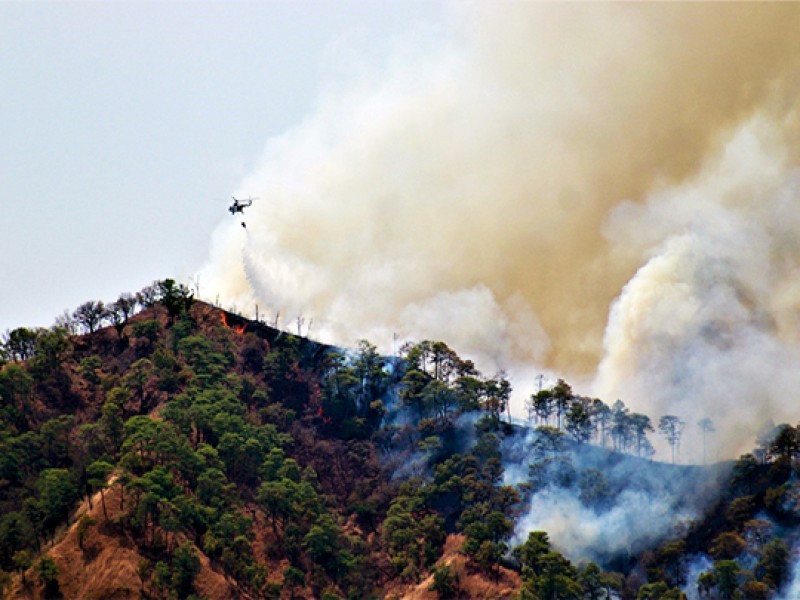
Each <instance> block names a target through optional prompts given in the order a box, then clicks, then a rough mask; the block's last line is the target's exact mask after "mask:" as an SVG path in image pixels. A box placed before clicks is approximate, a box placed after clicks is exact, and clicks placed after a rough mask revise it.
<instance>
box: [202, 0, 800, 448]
mask: <svg viewBox="0 0 800 600" xmlns="http://www.w3.org/2000/svg"><path fill="white" fill-rule="evenodd" d="M797 31H800V5H796V4H738V3H737V4H693V3H686V4H669V3H658V4H633V3H626V4H563V5H554V4H539V3H522V2H520V3H508V4H505V5H504V7H503V10H497V7H496V6H495V5H493V4H489V3H484V4H481V3H476V4H458V5H456V6H455V7H454V9H453V15H452V31H451V32H450V35H449V36H440V38H439V39H435V40H431V39H430V38H429V37H425V36H420V35H418V34H414V35H410V36H409V39H408V40H407V41H406V43H405V44H402V43H398V52H397V53H396V55H395V56H394V57H393V58H392V60H391V61H389V65H388V66H387V67H386V68H385V69H384V70H382V71H380V72H377V73H376V72H375V71H372V72H369V71H367V72H365V71H364V70H363V69H362V70H359V71H358V74H359V75H358V76H353V77H350V78H348V80H346V81H342V80H333V79H332V80H330V81H328V82H327V83H326V86H325V88H324V92H323V93H322V95H321V97H320V101H319V105H318V107H317V109H316V111H315V112H314V114H312V115H310V116H309V117H308V118H307V119H306V120H305V121H304V122H303V123H301V124H299V125H298V126H297V127H296V128H295V129H293V130H291V131H288V132H287V133H286V134H285V135H283V136H282V137H280V138H276V139H272V140H270V141H269V142H268V144H267V148H266V150H265V152H264V155H263V157H262V159H261V161H260V165H259V166H258V168H257V169H255V171H254V172H253V173H252V174H251V175H250V176H249V177H248V178H246V180H245V181H243V182H242V185H241V189H242V191H244V192H245V193H248V194H254V195H259V196H261V201H260V202H259V203H257V204H255V205H254V206H253V207H252V208H251V209H250V211H249V214H248V215H247V229H246V230H243V229H242V228H241V227H239V226H238V223H237V224H232V223H226V224H223V225H221V226H220V228H219V229H218V231H217V232H216V234H215V238H214V242H213V246H212V251H211V259H210V262H209V264H208V265H207V266H206V267H205V268H204V270H203V274H202V279H203V281H204V289H205V290H207V293H208V294H210V295H211V296H212V297H213V296H214V295H216V294H217V293H219V294H220V296H221V298H222V299H223V300H224V301H225V302H226V303H229V304H235V305H236V306H237V307H239V308H241V309H249V308H250V307H251V306H252V305H253V304H256V303H257V304H259V307H260V309H261V312H262V314H263V313H265V312H267V311H271V312H272V313H273V314H274V313H276V312H278V311H280V313H281V315H282V322H283V323H291V322H293V321H294V319H295V318H296V317H297V316H298V315H303V316H304V317H305V318H306V319H307V320H308V319H313V320H314V332H313V334H314V335H316V336H318V337H323V338H325V339H328V340H335V341H337V342H339V343H344V344H347V343H352V342H353V341H355V340H357V339H358V338H360V337H367V338H369V339H370V340H371V341H373V342H375V343H377V344H379V346H381V347H382V349H384V350H389V349H391V345H392V341H393V339H394V336H395V334H396V335H397V336H398V337H399V338H414V339H421V338H426V337H428V338H440V339H444V340H446V341H447V342H448V343H450V344H451V345H452V346H453V347H454V348H455V349H456V350H457V351H459V352H461V353H464V354H467V355H471V356H473V357H476V358H477V359H478V361H479V364H480V366H481V367H482V368H483V369H484V370H486V371H489V372H491V370H493V369H495V368H509V369H511V370H512V371H514V370H518V369H519V365H521V364H525V365H530V370H531V372H537V371H536V370H538V369H547V370H551V371H552V372H556V373H558V374H559V375H561V376H564V377H566V378H567V379H568V380H570V381H571V382H573V383H575V382H584V385H583V387H584V388H585V389H581V386H580V385H577V386H576V388H577V391H579V392H582V393H588V392H592V393H595V394H597V395H600V396H601V397H603V398H604V399H605V400H607V401H609V402H613V401H614V400H615V399H616V398H621V399H623V400H624V401H625V402H626V403H627V404H628V405H629V406H632V407H633V408H635V409H636V410H638V411H640V412H645V413H647V414H650V415H651V416H653V417H654V418H656V419H657V418H658V417H659V416H660V415H661V414H664V413H666V412H670V413H674V414H678V415H680V416H682V417H683V418H684V419H686V420H687V421H688V422H689V424H690V429H692V428H694V423H695V422H696V421H697V420H698V419H699V418H702V417H704V416H711V417H712V418H713V419H714V420H715V421H717V423H718V429H721V426H723V425H724V426H726V427H729V428H730V427H736V428H737V431H740V432H741V433H742V434H743V435H744V434H750V433H751V432H752V431H753V430H754V429H755V428H756V427H757V426H758V425H759V423H757V422H756V421H757V420H760V419H757V417H762V416H764V417H767V416H772V417H773V418H774V419H775V420H776V421H778V420H781V419H785V418H794V417H793V416H792V415H791V413H790V412H789V411H788V406H789V404H790V401H791V400H792V399H793V398H792V394H793V393H794V390H796V389H798V386H797V383H800V381H798V379H800V377H799V376H797V375H795V374H793V373H792V371H793V370H795V369H793V368H792V365H795V364H797V362H796V361H797V359H798V358H800V341H799V340H798V331H800V330H799V329H798V325H800V322H798V317H800V312H798V308H800V284H798V283H797V281H800V279H798V278H797V277H795V275H796V274H797V269H798V261H800V248H798V243H797V239H796V232H798V231H800V229H799V228H798V225H800V207H798V203H797V187H798V179H797V177H796V176H795V174H794V169H795V165H796V164H797V158H798V153H797V148H796V142H797V140H798V138H797V135H796V134H797V131H798V127H797V123H798V120H797V117H798V110H797V108H798V107H797V105H796V100H795V99H796V98H797V97H800V96H798V95H797V92H798V91H800V70H798V64H799V62H798V60H799V59H800V36H797V35H796V32H797ZM347 66H348V64H347V63H345V64H339V65H336V67H337V68H336V69H335V71H336V73H341V72H343V71H346V70H347ZM365 73H366V74H365ZM362 75H363V76H362ZM512 374H513V373H512ZM592 379H596V385H595V386H594V389H589V387H588V383H587V382H589V381H591V380H592ZM519 381H522V379H518V380H517V381H515V384H516V387H517V392H518V396H517V402H520V399H521V398H522V397H524V396H525V395H526V394H528V393H530V392H531V391H533V390H532V389H525V390H523V389H521V387H520V385H521V384H520V383H518V382H519ZM526 381H528V382H531V381H532V378H531V377H530V375H528V377H527V379H526ZM723 421H724V423H723ZM694 429H696V428H694ZM727 431H730V429H728V430H727ZM718 437H719V438H720V439H723V436H722V435H719V436H718ZM724 437H725V439H733V438H732V437H731V436H729V435H726V436H724ZM740 442H741V443H743V444H746V441H745V440H738V439H737V440H734V445H735V444H738V443H740ZM735 449H738V448H734V447H729V448H723V449H722V450H723V452H727V451H733V450H735Z"/></svg>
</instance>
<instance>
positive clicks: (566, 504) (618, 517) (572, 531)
mask: <svg viewBox="0 0 800 600" xmlns="http://www.w3.org/2000/svg"><path fill="white" fill-rule="evenodd" d="M502 449H503V458H504V464H505V466H506V478H505V480H506V481H507V482H508V483H513V484H515V485H518V486H519V487H520V489H522V490H524V492H525V495H524V504H523V509H522V511H521V512H522V514H521V516H520V518H519V520H518V521H517V524H516V529H515V532H516V533H515V539H516V540H518V541H520V542H521V541H524V538H525V537H526V536H527V534H528V532H530V531H536V530H542V531H547V532H548V534H549V535H550V537H551V539H552V540H553V541H554V543H555V545H556V546H557V547H558V548H559V549H561V550H562V551H563V552H564V553H565V554H566V555H567V556H569V557H570V558H571V559H573V560H576V561H579V560H592V561H595V562H597V563H598V564H600V565H601V566H603V567H605V568H609V569H612V570H615V569H616V570H623V568H630V566H631V564H632V563H633V562H635V560H636V557H638V555H639V554H641V552H642V551H643V550H645V549H648V548H652V547H654V546H656V545H658V544H659V543H660V542H663V541H664V540H665V539H668V538H670V537H679V536H681V535H682V534H685V532H686V530H687V529H688V525H689V523H690V522H691V521H692V520H693V519H697V518H698V517H699V516H701V515H702V514H703V511H704V510H705V509H706V508H707V507H708V506H710V505H712V504H713V502H714V501H715V500H716V499H717V497H718V494H719V490H720V489H721V487H722V483H723V481H724V478H725V477H726V475H727V473H728V472H729V470H730V465H729V464H715V465H711V466H684V465H673V464H668V463H662V462H655V461H652V460H649V459H646V458H641V457H638V456H634V455H630V454H623V453H621V452H616V451H614V450H612V449H610V448H602V447H598V446H594V445H590V444H586V443H581V442H576V441H574V440H572V439H570V438H569V437H568V436H567V435H565V434H563V433H561V432H560V431H558V430H556V429H554V428H551V427H538V428H536V429H533V428H531V429H527V428H520V429H516V430H515V432H514V434H513V435H511V436H509V437H507V438H506V439H504V441H503V445H502Z"/></svg>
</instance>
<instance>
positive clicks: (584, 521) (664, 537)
mask: <svg viewBox="0 0 800 600" xmlns="http://www.w3.org/2000/svg"><path fill="white" fill-rule="evenodd" d="M121 298H124V299H125V302H124V304H125V306H126V307H127V310H126V312H125V315H124V320H123V323H124V325H123V326H122V327H120V326H119V323H120V320H121V319H120V315H119V313H118V312H116V311H115V310H114V309H113V308H108V309H106V308H104V307H105V306H106V305H105V304H103V303H102V302H99V301H96V302H95V301H93V302H87V303H85V304H82V305H81V306H80V307H78V309H76V310H75V311H73V312H72V313H69V312H68V313H66V314H65V315H62V317H61V318H60V319H59V325H56V326H54V327H52V328H50V329H37V330H25V329H24V328H22V329H19V330H15V331H11V332H8V333H7V334H6V335H4V336H3V342H2V345H0V348H2V357H3V358H2V366H0V399H1V400H2V404H1V406H2V411H1V412H0V424H1V425H2V427H0V435H1V436H2V437H0V444H2V451H3V452H2V457H3V461H2V464H0V473H2V477H3V479H2V481H3V486H2V488H0V506H2V514H0V569H1V570H2V572H1V573H0V575H2V576H1V577H0V581H2V584H3V586H4V590H5V594H6V595H7V596H8V597H11V598H17V597H28V595H30V594H41V595H44V596H54V595H59V594H60V595H62V596H63V597H82V596H85V595H98V594H99V595H101V596H102V595H123V596H125V597H151V598H152V597H155V598H168V597H180V598H183V597H189V596H192V595H194V596H197V597H202V596H205V597H209V598H212V597H214V598H224V597H232V596H235V595H239V596H242V597H274V598H321V597H325V598H337V597H338V598H345V597H359V598H368V597H387V596H392V595H393V596H397V597H403V596H405V595H413V594H419V593H425V594H430V595H431V596H432V597H441V598H458V597H461V598H479V597H488V596H492V595H501V594H506V595H508V594H511V595H514V596H516V597H520V598H530V599H544V598H563V599H573V598H574V599H584V598H664V599H666V598H682V597H684V596H683V595H682V594H687V593H688V594H689V596H690V597H694V596H696V595H697V594H700V595H701V596H707V597H709V598H732V597H739V596H741V597H746V598H756V597H759V598H780V597H790V596H785V595H784V596H781V594H791V593H793V592H792V590H793V589H794V587H793V586H795V585H796V582H795V581H794V576H795V572H794V566H793V564H792V561H791V555H792V552H793V551H794V549H795V546H796V537H795V536H794V534H793V532H794V530H795V527H796V503H797V498H798V497H800V487H798V484H797V483H796V481H797V478H796V472H797V469H798V455H800V442H798V440H799V439H800V433H798V430H797V428H795V427H793V426H791V425H789V424H780V425H778V426H772V428H771V429H770V430H769V431H765V432H763V434H762V436H761V437H760V442H759V444H760V445H759V446H758V447H756V448H754V449H753V451H752V452H751V453H748V454H745V455H743V456H742V457H740V458H739V459H738V460H737V461H736V462H735V463H719V464H712V465H708V466H688V465H679V464H675V465H673V464H670V463H664V462H654V461H653V460H652V454H653V451H652V445H651V444H650V441H649V440H650V439H651V436H655V435H657V432H656V423H657V424H658V427H657V428H658V431H659V432H660V433H661V434H663V435H664V436H665V437H667V440H668V442H669V444H670V445H671V446H672V447H673V448H674V449H675V451H676V454H677V453H678V452H679V447H680V442H681V436H682V434H683V432H684V430H685V427H686V423H685V422H684V421H683V420H682V419H681V418H680V417H678V416H676V415H663V416H661V417H659V418H658V419H654V418H651V417H648V416H646V415H644V414H641V413H635V412H632V411H630V410H629V409H628V407H627V406H625V404H624V403H623V402H622V401H619V400H618V401H615V402H614V403H613V404H611V405H610V406H609V405H608V404H607V403H606V402H604V401H603V400H601V399H597V398H587V397H582V396H579V395H577V394H576V393H575V392H574V391H573V389H572V386H571V385H570V384H569V383H567V382H566V381H564V380H558V381H557V382H556V383H555V384H554V385H553V386H552V387H546V386H542V388H541V389H538V390H535V391H532V392H531V393H530V394H529V404H530V406H531V407H532V409H531V411H530V412H529V415H530V419H529V420H527V421H525V420H520V419H517V418H511V417H509V415H508V411H507V403H508V400H509V397H510V393H511V391H512V388H513V385H514V383H513V381H511V380H509V379H508V378H507V377H506V376H505V374H503V373H502V372H499V373H496V374H493V375H491V376H486V375H484V374H482V373H481V372H480V371H479V370H478V369H477V368H476V366H475V364H474V363H473V362H472V361H470V360H467V359H464V358H462V357H460V356H459V355H458V354H457V353H456V352H455V351H454V350H453V349H452V348H451V347H450V346H448V345H447V344H446V343H445V342H443V341H421V342H414V343H408V344H406V345H405V346H404V347H403V348H402V349H401V350H400V351H399V355H398V356H393V357H386V356H383V355H381V354H380V353H379V352H378V351H377V349H376V347H375V346H374V345H372V344H371V343H369V342H368V341H366V340H364V341H362V342H361V343H360V344H359V345H358V347H357V348H354V349H352V350H348V349H343V348H337V347H333V346H325V345H322V344H319V343H318V342H313V341H311V340H309V339H307V338H302V337H298V336H296V335H293V334H291V333H288V332H284V331H280V330H277V329H274V328H272V327H270V326H268V325H266V324H265V323H263V322H261V321H251V320H248V319H245V318H243V317H241V316H239V315H236V314H233V313H227V312H225V311H222V310H221V309H218V308H215V307H213V306H210V305H208V304H206V303H204V302H200V301H197V300H195V299H194V298H193V297H192V294H191V293H190V292H189V291H188V290H187V289H186V288H184V287H182V286H180V285H179V284H177V283H176V282H175V281H173V280H169V279H168V280H163V281H159V282H156V283H154V284H153V286H148V287H147V288H145V289H144V290H143V291H142V292H140V293H138V294H136V295H133V294H124V295H122V296H121ZM118 304H119V302H115V303H112V305H111V306H114V305H118ZM95 313H99V314H100V317H99V318H98V317H96V316H95ZM70 332H73V333H70ZM697 427H698V428H700V429H702V431H703V432H704V433H706V434H707V435H710V434H711V433H712V432H713V421H711V419H706V420H704V421H703V422H701V423H698V425H697ZM699 458H700V457H698V460H697V462H698V463H699V462H700V460H699ZM675 462H677V461H675ZM681 462H686V461H685V460H684V461H681ZM124 540H128V541H127V542H124ZM131 544H132V545H131ZM101 556H102V560H101V559H100V558H99V557H101ZM109 569H110V570H111V571H113V572H115V573H123V574H124V573H127V574H128V575H120V576H119V577H116V578H111V579H109V578H108V573H109V572H111V571H109Z"/></svg>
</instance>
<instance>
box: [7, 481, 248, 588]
mask: <svg viewBox="0 0 800 600" xmlns="http://www.w3.org/2000/svg"><path fill="white" fill-rule="evenodd" d="M120 494H121V490H120V487H119V486H113V487H112V488H110V489H109V490H107V491H106V492H105V504H106V511H107V513H108V520H106V518H105V516H104V515H103V507H102V502H101V498H100V494H99V493H97V494H95V496H94V498H93V502H92V507H91V508H90V507H89V505H88V503H87V502H85V501H84V503H83V504H82V505H81V506H80V507H79V508H78V510H77V511H76V514H75V517H74V519H73V520H72V524H71V525H70V527H69V529H68V530H67V531H66V532H62V534H61V536H60V538H59V539H57V541H56V543H55V545H53V546H52V547H50V548H45V552H46V554H48V555H49V556H50V557H52V558H53V560H54V561H55V563H56V565H57V567H58V584H59V588H60V590H61V593H62V594H63V597H64V599H65V600H73V599H74V600H111V599H115V600H130V599H137V598H143V597H144V592H145V591H147V590H149V587H148V585H149V584H148V583H146V582H143V581H142V579H141V578H140V577H139V572H138V568H139V563H140V561H141V560H142V558H143V556H142V555H141V554H140V553H139V551H138V548H137V546H136V544H135V543H134V541H133V540H132V539H131V538H130V537H129V536H128V534H127V533H125V532H123V531H121V529H120V528H119V527H118V526H117V525H115V523H114V522H115V519H117V518H118V517H119V516H120V515H121V514H122V511H121V510H120ZM126 508H127V506H126ZM84 515H86V516H89V517H91V518H92V519H94V521H95V523H94V525H92V526H90V527H89V528H88V530H87V531H86V535H85V537H84V540H83V548H81V546H80V544H79V540H78V523H79V521H80V519H81V517H82V516H84ZM198 553H199V556H200V562H201V569H200V573H199V574H198V576H197V578H196V580H195V589H196V591H197V593H198V595H199V596H201V597H205V598H209V600H213V599H217V598H220V599H222V598H235V597H237V594H236V590H235V589H234V588H233V587H232V586H231V585H230V584H229V583H228V581H227V580H226V579H225V577H224V576H223V575H222V574H221V573H219V572H217V571H216V570H214V569H213V567H212V566H211V563H210V561H209V560H208V557H206V556H205V555H204V554H203V553H202V552H200V551H199V550H198ZM26 580H27V581H28V584H27V585H23V583H22V579H21V578H20V577H16V578H15V579H14V581H13V582H12V584H11V585H10V586H9V588H8V589H7V590H6V596H5V597H6V598H8V599H39V598H43V587H42V586H41V585H40V584H38V583H35V582H36V573H35V569H34V568H31V569H29V570H28V572H27V573H26Z"/></svg>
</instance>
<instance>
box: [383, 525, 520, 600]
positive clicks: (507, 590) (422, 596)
mask: <svg viewBox="0 0 800 600" xmlns="http://www.w3.org/2000/svg"><path fill="white" fill-rule="evenodd" d="M464 541H465V537H464V536H463V535H450V536H448V537H447V542H446V543H445V547H444V554H443V555H442V557H441V558H440V559H439V560H438V561H437V563H436V566H437V567H440V566H444V565H447V566H448V567H449V569H450V573H451V574H452V575H455V577H456V581H457V584H456V585H457V588H458V590H459V595H458V596H457V597H458V598H460V599H462V600H467V599H475V600H478V599H481V600H491V599H493V598H515V597H516V596H517V594H518V593H519V588H520V586H521V585H522V581H521V579H520V576H519V573H515V572H514V571H509V570H508V569H504V568H502V567H501V568H500V569H499V570H498V576H497V581H492V580H491V579H488V578H487V577H486V575H484V574H481V573H477V572H474V571H471V570H470V568H469V566H468V565H467V558H466V557H465V556H464V555H463V554H461V553H460V549H461V547H462V546H463V545H464ZM432 583H433V575H431V576H430V577H428V578H427V579H425V580H423V581H422V582H420V583H419V584H417V585H411V586H405V587H397V588H394V589H391V590H387V596H386V597H387V598H398V599H400V600H439V598H440V596H439V594H437V593H436V592H431V591H430V590H429V589H428V588H429V587H430V586H431V584H432Z"/></svg>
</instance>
